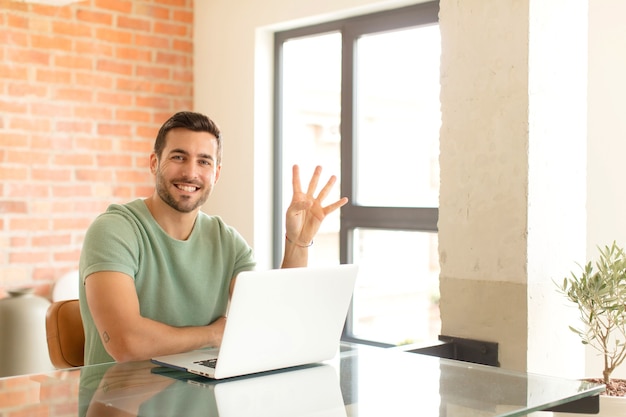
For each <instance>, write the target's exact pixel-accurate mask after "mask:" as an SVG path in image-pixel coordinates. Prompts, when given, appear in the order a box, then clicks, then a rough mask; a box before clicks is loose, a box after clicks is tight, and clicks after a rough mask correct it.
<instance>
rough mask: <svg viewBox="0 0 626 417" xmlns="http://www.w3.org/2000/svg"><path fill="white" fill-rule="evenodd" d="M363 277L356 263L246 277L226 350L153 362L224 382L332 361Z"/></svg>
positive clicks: (236, 294)
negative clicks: (356, 289)
mask: <svg viewBox="0 0 626 417" xmlns="http://www.w3.org/2000/svg"><path fill="white" fill-rule="evenodd" d="M357 272H358V267H357V266H356V265H353V264H346V265H335V266H325V267H306V268H287V269H272V270H267V271H246V272H241V273H240V274H239V275H238V276H237V284H236V285H235V290H234V291H233V295H232V298H231V301H230V308H229V311H228V319H227V320H226V327H225V329H224V336H223V338H222V345H221V347H220V348H219V349H216V348H208V349H199V350H194V351H190V352H185V353H179V354H174V355H166V356H158V357H154V358H152V362H153V363H156V364H158V365H161V366H167V367H171V368H175V369H180V370H184V371H186V372H190V373H192V374H197V375H202V376H205V377H208V378H213V379H222V378H230V377H235V376H240V375H248V374H253V373H258V372H265V371H271V370H276V369H283V368H288V367H293V366H298V365H305V364H310V363H316V362H322V361H325V360H328V359H331V358H333V357H334V356H335V355H336V354H337V353H338V351H339V340H340V338H341V332H342V329H343V325H344V322H345V319H346V315H347V313H348V308H349V306H350V301H351V299H352V292H353V290H354V285H355V282H356V277H357Z"/></svg>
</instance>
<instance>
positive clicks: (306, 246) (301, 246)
mask: <svg viewBox="0 0 626 417" xmlns="http://www.w3.org/2000/svg"><path fill="white" fill-rule="evenodd" d="M285 239H287V242H289V243H291V244H292V245H296V246H297V247H299V248H308V247H309V246H313V241H311V243H309V244H308V245H299V244H297V243H296V242H294V241H293V240H291V239H289V236H287V233H285Z"/></svg>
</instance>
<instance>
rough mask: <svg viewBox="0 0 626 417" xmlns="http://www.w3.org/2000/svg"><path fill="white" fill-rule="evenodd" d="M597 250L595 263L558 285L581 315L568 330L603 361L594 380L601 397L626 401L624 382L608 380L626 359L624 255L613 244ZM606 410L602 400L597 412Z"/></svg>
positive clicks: (625, 381)
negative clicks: (601, 390) (602, 386)
mask: <svg viewBox="0 0 626 417" xmlns="http://www.w3.org/2000/svg"><path fill="white" fill-rule="evenodd" d="M598 251H599V256H598V259H597V260H596V261H595V262H594V263H592V262H589V263H587V264H586V265H585V266H584V267H582V268H581V271H580V273H579V274H578V275H577V274H576V273H574V272H572V273H571V275H570V276H569V277H566V278H564V280H563V283H562V284H560V285H559V284H557V286H558V287H559V291H560V292H561V293H563V294H564V295H565V296H566V297H567V299H568V300H569V301H571V302H573V303H574V304H575V305H576V306H577V307H578V310H579V313H580V320H581V324H582V326H581V327H579V328H577V327H573V326H570V329H571V330H572V331H573V332H575V333H576V334H578V335H579V336H580V339H581V341H582V343H583V344H585V345H589V346H591V347H592V348H593V349H595V350H597V351H598V352H599V353H600V355H601V356H602V358H603V362H604V368H603V370H602V378H597V379H593V380H594V381H597V382H601V383H604V384H605V385H606V387H607V389H606V392H605V393H604V395H603V397H606V396H610V397H623V400H626V380H624V379H616V378H612V377H611V374H612V373H613V371H614V370H615V369H616V368H617V367H618V366H620V365H621V364H622V363H623V362H624V361H625V360H626V253H624V249H622V248H621V247H619V246H618V245H617V243H615V242H613V244H612V245H611V246H604V247H603V248H602V247H598ZM620 401H622V400H620ZM607 402H608V401H607ZM624 406H626V405H624ZM608 407H609V406H608V405H607V406H603V402H602V399H601V405H600V413H604V411H603V408H608ZM620 407H621V406H620ZM625 415H626V414H625Z"/></svg>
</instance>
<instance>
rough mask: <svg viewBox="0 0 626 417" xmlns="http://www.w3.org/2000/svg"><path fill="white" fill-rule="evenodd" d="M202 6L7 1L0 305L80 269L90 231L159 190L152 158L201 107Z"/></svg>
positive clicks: (2, 45)
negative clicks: (198, 41) (187, 113)
mask: <svg viewBox="0 0 626 417" xmlns="http://www.w3.org/2000/svg"><path fill="white" fill-rule="evenodd" d="M192 31H193V0H146V1H141V0H86V1H79V2H77V3H74V4H70V5H67V6H62V7H55V6H45V5H41V4H39V5H38V4H32V3H29V2H28V0H18V1H13V0H0V297H2V296H4V295H5V293H6V290H7V289H11V288H17V287H30V286H35V287H37V292H38V293H40V294H42V295H46V296H47V295H49V291H50V288H51V285H52V284H53V282H54V281H55V280H56V279H58V278H59V277H61V276H62V275H63V274H65V273H66V272H68V271H70V270H74V269H76V268H77V267H78V259H79V255H80V248H81V243H82V240H83V236H84V233H85V230H86V228H87V227H88V226H89V224H90V223H91V221H92V220H93V219H94V217H95V216H96V215H98V214H99V213H100V212H102V211H103V210H105V209H106V207H107V206H108V204H110V203H112V202H126V201H129V200H132V199H135V198H139V197H145V196H147V195H149V193H151V191H152V184H153V181H152V177H151V175H150V172H149V170H148V154H149V152H150V150H151V148H152V144H153V141H154V137H155V136H156V132H157V130H158V128H159V126H160V125H161V123H163V121H165V120H166V119H167V118H168V117H169V116H170V115H171V114H172V113H174V112H176V111H179V110H188V109H191V107H192V83H193V72H192V66H193V43H192V36H193V33H192Z"/></svg>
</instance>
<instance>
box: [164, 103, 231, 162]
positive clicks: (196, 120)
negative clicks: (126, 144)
mask: <svg viewBox="0 0 626 417" xmlns="http://www.w3.org/2000/svg"><path fill="white" fill-rule="evenodd" d="M179 127H182V128H183V129H188V130H192V131H194V132H208V133H210V134H212V135H213V136H215V139H217V155H216V159H217V160H216V161H215V162H216V163H217V165H219V164H221V162H222V134H221V132H220V128H219V127H218V126H217V124H215V122H214V121H213V120H211V119H209V118H208V117H207V116H205V115H204V114H201V113H195V112H191V111H181V112H178V113H176V114H174V115H173V116H172V117H170V118H169V119H167V121H166V122H165V123H163V125H162V126H161V128H160V129H159V133H158V134H157V137H156V140H155V141H154V153H155V154H156V156H157V158H159V159H161V154H162V153H163V148H165V136H167V132H169V131H170V130H172V129H176V128H179Z"/></svg>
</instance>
